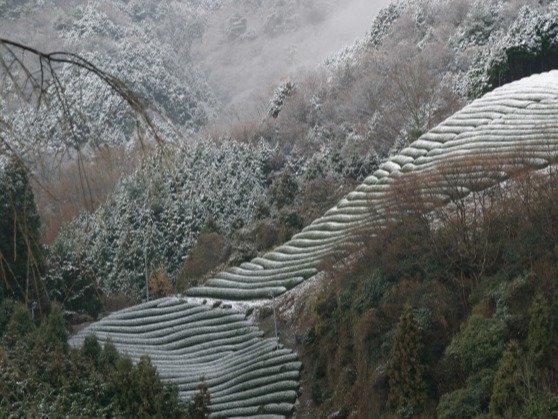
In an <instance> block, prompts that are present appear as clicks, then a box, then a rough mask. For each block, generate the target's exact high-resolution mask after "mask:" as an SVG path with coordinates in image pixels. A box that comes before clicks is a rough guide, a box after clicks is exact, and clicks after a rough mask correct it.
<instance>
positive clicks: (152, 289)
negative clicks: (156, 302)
mask: <svg viewBox="0 0 558 419" xmlns="http://www.w3.org/2000/svg"><path fill="white" fill-rule="evenodd" d="M172 291H173V286H172V281H171V279H170V278H169V275H168V273H167V271H166V270H165V268H163V267H159V268H157V269H155V270H153V271H152V272H151V275H149V295H150V297H152V298H160V297H166V296H167V295H170V294H171V293H172Z"/></svg>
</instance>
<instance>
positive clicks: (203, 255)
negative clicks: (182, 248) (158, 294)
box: [176, 232, 231, 290]
mask: <svg viewBox="0 0 558 419" xmlns="http://www.w3.org/2000/svg"><path fill="white" fill-rule="evenodd" d="M230 252H231V247H230V245H229V243H228V240H227V239H226V238H225V237H224V236H222V235H221V234H219V233H215V232H210V233H202V234H200V235H199V237H198V241H197V243H196V245H195V246H194V247H193V248H192V250H191V251H190V253H189V254H188V258H187V259H186V262H185V263H184V265H183V266H182V269H181V270H180V273H179V275H178V279H177V284H176V285H177V288H178V290H185V289H187V288H190V287H191V286H195V285H198V284H199V282H200V281H201V279H202V278H203V277H204V275H206V274H208V273H209V272H210V271H211V270H212V269H215V268H216V267H217V266H219V265H220V264H221V263H223V262H225V261H226V260H227V258H228V257H229V255H230Z"/></svg>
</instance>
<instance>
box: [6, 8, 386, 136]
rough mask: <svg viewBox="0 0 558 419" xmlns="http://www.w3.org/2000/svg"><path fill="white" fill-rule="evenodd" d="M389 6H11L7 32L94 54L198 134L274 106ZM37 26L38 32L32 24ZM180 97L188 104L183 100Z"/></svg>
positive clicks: (41, 43)
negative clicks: (240, 113) (233, 114)
mask: <svg viewBox="0 0 558 419" xmlns="http://www.w3.org/2000/svg"><path fill="white" fill-rule="evenodd" d="M388 3H389V1H388V0H374V1H366V0H349V1H346V2H345V1H344V2H336V1H332V0H273V1H259V0H241V1H238V0H236V1H233V0H220V1H213V0H211V1H209V0H207V1H198V0H181V1H176V0H174V1H172V0H167V1H161V2H153V1H148V0H130V1H124V0H97V1H92V2H81V1H75V0H44V1H40V2H25V1H24V2H17V3H16V2H2V3H0V22H2V25H1V29H0V35H1V36H2V37H6V38H10V39H15V40H17V41H20V42H24V43H27V44H29V45H33V46H35V47H37V48H40V49H42V50H45V51H49V50H65V51H70V52H76V53H79V54H82V55H83V54H84V55H86V56H87V57H88V58H89V59H92V60H93V61H94V62H95V63H96V64H98V65H99V66H100V67H101V68H104V69H107V70H109V71H112V72H113V73H114V74H116V75H117V76H118V77H120V78H122V79H123V80H124V81H125V82H127V83H130V84H131V85H132V88H134V90H135V91H137V92H138V93H139V94H140V95H141V96H144V97H146V98H147V99H149V100H151V101H153V102H155V103H156V104H157V105H158V107H159V108H162V109H163V111H164V112H165V113H167V114H169V117H170V118H171V120H172V121H173V122H174V123H175V124H177V125H178V126H179V127H183V128H185V129H186V130H188V131H191V130H197V129H198V128H199V127H200V126H202V125H205V124H206V123H207V122H208V121H209V120H211V119H212V118H213V117H214V116H215V115H217V114H219V111H220V110H222V109H224V108H227V107H228V106H229V105H231V104H232V105H233V107H238V106H240V105H242V107H244V108H246V107H247V105H248V103H247V100H249V99H254V98H259V99H260V100H259V103H264V102H265V103H267V101H268V100H269V94H270V93H271V92H272V90H273V88H274V87H276V86H277V84H279V83H280V82H281V81H283V80H285V79H287V78H294V77H295V74H298V76H300V74H301V71H302V70H310V69H313V68H314V67H315V66H316V64H318V63H320V62H323V60H325V59H326V58H327V57H328V56H329V55H331V54H333V53H335V52H336V51H338V50H340V49H342V48H343V47H344V46H346V45H348V44H351V43H352V42H353V41H355V40H356V39H358V38H361V37H362V36H363V35H364V34H365V32H366V30H367V29H368V28H369V27H370V25H371V23H372V21H373V19H374V16H375V15H376V13H377V11H378V10H379V9H381V8H382V7H384V6H385V5H386V4H388ZM29 27H33V28H34V30H33V31H28V30H22V28H29ZM147 68H151V69H152V71H150V72H149V73H150V74H146V69H147ZM179 97H183V100H182V103H174V99H173V98H179ZM262 101H263V102H262ZM250 103H251V104H253V102H250ZM250 109H253V106H250Z"/></svg>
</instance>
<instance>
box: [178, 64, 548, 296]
mask: <svg viewBox="0 0 558 419" xmlns="http://www.w3.org/2000/svg"><path fill="white" fill-rule="evenodd" d="M557 112H558V71H552V72H549V73H543V74H540V75H534V76H531V77H529V78H526V79H523V80H520V81H518V82H515V83H511V84H509V85H506V86H504V87H502V88H499V89H497V90H495V91H494V92H492V93H490V94H487V95H486V96H484V97H483V98H481V99H479V100H477V101H475V102H473V103H471V104H470V105H469V106H466V107H465V108H464V109H463V110H461V111H460V112H457V113H456V114H455V115H453V116H452V117H450V118H448V119H447V120H446V121H444V122H443V123H442V124H440V125H438V126H437V127H435V128H434V129H432V130H431V131H429V132H428V133H427V134H425V135H423V136H421V137H420V138H419V139H418V140H417V141H415V142H413V143H412V144H411V145H410V146H409V147H407V148H405V149H403V150H402V151H401V153H400V154H399V155H396V156H394V157H392V158H391V159H389V160H388V161H387V162H385V163H383V164H382V165H381V166H380V168H379V170H377V171H376V172H374V174H373V175H371V176H369V177H368V178H367V179H366V180H365V181H364V182H363V183H362V184H361V185H360V186H359V187H357V188H356V190H355V191H354V192H351V193H350V194H349V195H347V197H346V198H344V199H343V200H341V201H340V202H339V203H338V204H337V206H336V207H334V208H332V209H331V210H329V211H328V212H326V213H325V215H324V216H323V217H320V218H318V219H317V220H315V221H314V222H313V223H312V224H311V225H309V226H308V227H306V228H305V229H304V230H303V231H302V232H300V233H299V234H297V235H295V236H294V237H293V238H292V240H290V241H289V242H287V243H285V244H284V245H282V246H279V247H278V248H276V249H274V250H273V251H272V252H269V253H266V254H265V255H263V256H262V257H259V258H256V259H254V260H252V262H250V263H246V264H243V265H241V266H240V267H234V268H231V269H229V270H227V271H225V272H221V273H218V274H217V275H216V276H215V277H214V278H211V279H209V280H208V281H207V282H206V283H205V285H204V286H203V287H198V288H192V289H190V290H189V291H188V292H187V294H188V295H189V296H197V297H212V298H225V299H239V300H241V299H253V298H266V297H271V296H277V295H279V294H282V293H284V292H285V291H287V290H288V289H291V288H293V287H294V286H296V285H298V284H299V283H300V282H302V281H303V280H304V279H307V278H309V277H311V276H313V275H314V274H316V273H317V272H318V268H319V266H320V264H321V263H323V262H324V260H326V259H327V258H328V257H329V256H331V255H333V254H335V253H339V252H346V251H347V250H348V249H350V246H351V245H352V244H353V243H354V241H355V237H354V232H355V230H358V229H362V228H366V226H367V225H372V224H374V225H377V224H378V223H380V224H381V223H382V222H384V221H385V220H386V219H387V217H388V216H389V212H390V211H393V210H397V205H399V204H398V199H397V194H398V193H399V192H401V191H400V188H401V187H400V185H401V184H402V183H405V182H410V181H411V180H410V179H408V178H405V177H404V176H405V175H406V174H412V175H413V176H414V177H415V181H414V182H415V184H416V185H415V186H416V187H415V188H414V191H413V193H415V194H417V196H422V197H423V199H424V200H425V201H426V202H424V204H427V205H431V206H439V205H441V204H443V203H444V202H447V201H448V200H449V198H450V197H456V194H458V195H462V196H464V195H466V194H467V193H469V192H470V191H471V190H478V189H480V188H485V187H488V186H490V185H491V184H494V183H495V182H499V181H502V180H504V179H506V178H507V177H508V176H509V175H510V172H512V171H514V170H518V169H520V168H522V167H524V166H525V167H532V168H541V167H544V166H546V165H548V164H549V163H550V162H551V161H553V159H555V158H556V155H557V153H558V148H557V147H556V145H557V141H558V120H557V118H556V113H557ZM417 179H423V180H426V182H424V183H420V182H416V180H417ZM394 185H397V186H396V187H394ZM434 191H435V193H434V194H433V192H434Z"/></svg>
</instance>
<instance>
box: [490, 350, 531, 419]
mask: <svg viewBox="0 0 558 419" xmlns="http://www.w3.org/2000/svg"><path fill="white" fill-rule="evenodd" d="M522 358H523V357H522V353H521V347H520V346H519V343H518V342H517V341H515V340H513V341H511V342H510V343H509V345H508V348H507V350H506V351H505V352H504V355H503V356H502V359H501V361H500V363H499V364H498V370H497V371H496V375H495V377H494V385H493V387H492V397H491V398H490V407H489V410H490V414H491V415H493V416H495V417H501V416H504V417H517V415H518V413H519V411H520V403H521V400H522V399H521V388H522V380H521V363H522V362H523V359H522Z"/></svg>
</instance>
